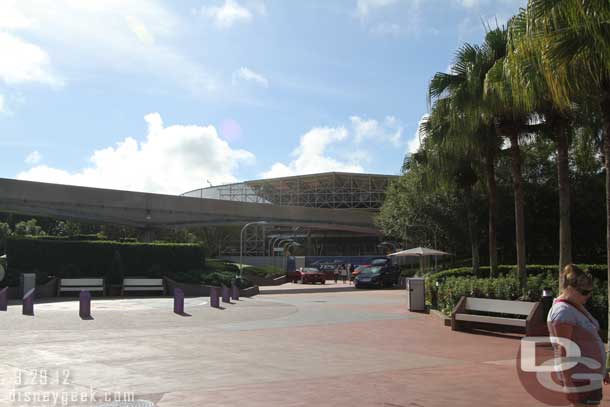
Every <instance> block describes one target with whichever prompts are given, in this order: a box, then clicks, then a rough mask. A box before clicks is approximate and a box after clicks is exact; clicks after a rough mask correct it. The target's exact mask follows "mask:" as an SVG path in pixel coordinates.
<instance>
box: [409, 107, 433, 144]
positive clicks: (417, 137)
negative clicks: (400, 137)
mask: <svg viewBox="0 0 610 407" xmlns="http://www.w3.org/2000/svg"><path fill="white" fill-rule="evenodd" d="M428 117H430V115H429V114H427V113H426V114H424V115H423V116H422V117H421V118H420V119H419V123H417V129H416V130H415V134H414V135H413V138H411V140H410V141H409V143H408V147H407V149H408V152H409V153H411V154H413V153H416V152H417V151H418V150H419V147H420V146H421V142H422V141H423V140H424V139H425V138H426V134H425V132H422V131H420V128H421V125H422V124H423V123H425V122H426V121H427V120H428Z"/></svg>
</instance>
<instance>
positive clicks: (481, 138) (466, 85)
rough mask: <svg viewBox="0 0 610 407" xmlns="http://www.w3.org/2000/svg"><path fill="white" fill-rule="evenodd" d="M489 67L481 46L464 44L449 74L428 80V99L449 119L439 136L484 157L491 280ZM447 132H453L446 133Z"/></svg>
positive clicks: (493, 206) (494, 263)
mask: <svg viewBox="0 0 610 407" xmlns="http://www.w3.org/2000/svg"><path fill="white" fill-rule="evenodd" d="M490 66H491V65H490V64H489V61H488V58H487V56H486V53H485V50H484V49H483V48H482V47H479V46H477V45H471V44H468V43H466V44H464V45H463V46H462V47H460V49H459V50H458V51H457V53H456V56H455V59H454V63H453V66H452V68H451V72H450V73H445V72H437V73H436V74H435V75H434V77H433V78H432V80H431V81H430V85H429V91H428V100H429V101H430V102H432V101H434V103H435V107H436V110H437V111H438V110H440V109H439V108H440V106H441V105H440V102H441V101H444V102H445V105H446V106H447V108H446V110H447V112H446V117H447V118H448V119H449V120H448V123H446V125H447V129H446V131H445V132H444V133H443V134H444V136H445V137H449V136H451V138H452V140H453V145H454V147H455V148H462V149H464V150H466V151H476V152H477V155H478V156H481V157H484V159H483V162H482V164H483V165H482V167H483V172H484V173H485V179H486V184H487V199H488V229H489V232H488V239H489V242H488V246H489V265H490V274H491V276H492V277H493V276H495V275H497V271H498V256H497V244H496V229H497V227H496V219H497V203H496V202H497V188H496V161H497V159H496V158H497V151H498V148H499V146H498V145H499V143H498V138H497V136H496V133H495V131H494V128H493V125H492V121H491V118H490V117H489V116H488V115H487V114H486V111H485V108H484V104H483V103H482V100H483V81H484V78H485V72H486V71H487V70H488V69H489V67H490ZM434 110H435V109H434V108H433V109H432V111H433V112H434ZM448 129H453V130H454V131H452V132H448V131H447V130H448ZM471 235H472V234H471Z"/></svg>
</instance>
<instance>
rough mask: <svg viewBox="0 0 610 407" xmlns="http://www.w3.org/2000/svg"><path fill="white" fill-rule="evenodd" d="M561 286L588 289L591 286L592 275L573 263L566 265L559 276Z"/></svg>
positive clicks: (563, 287)
mask: <svg viewBox="0 0 610 407" xmlns="http://www.w3.org/2000/svg"><path fill="white" fill-rule="evenodd" d="M559 278H560V281H561V288H562V289H564V290H565V289H566V288H568V287H572V288H576V289H588V288H592V287H593V276H591V274H589V273H587V272H586V271H583V270H582V269H581V268H580V267H578V266H576V265H574V264H568V265H566V266H565V267H564V268H563V270H562V271H561V274H560V276H559Z"/></svg>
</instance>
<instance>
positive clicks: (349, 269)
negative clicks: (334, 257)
mask: <svg viewBox="0 0 610 407" xmlns="http://www.w3.org/2000/svg"><path fill="white" fill-rule="evenodd" d="M354 270H356V265H354V264H350V265H349V267H348V274H347V277H348V280H349V283H350V284H351V283H352V276H353V275H354Z"/></svg>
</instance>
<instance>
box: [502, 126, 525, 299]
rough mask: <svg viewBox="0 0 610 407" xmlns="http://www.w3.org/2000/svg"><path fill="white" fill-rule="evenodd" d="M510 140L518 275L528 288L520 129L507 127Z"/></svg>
mask: <svg viewBox="0 0 610 407" xmlns="http://www.w3.org/2000/svg"><path fill="white" fill-rule="evenodd" d="M507 133H508V138H509V140H510V158H511V167H510V168H511V171H510V172H511V176H512V179H513V190H514V194H515V244H516V248H517V275H518V276H519V284H520V285H521V289H522V290H525V289H526V288H527V271H526V266H525V213H524V205H525V204H524V202H525V199H524V195H523V174H522V173H521V149H520V148H519V131H518V129H514V128H511V129H507Z"/></svg>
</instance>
